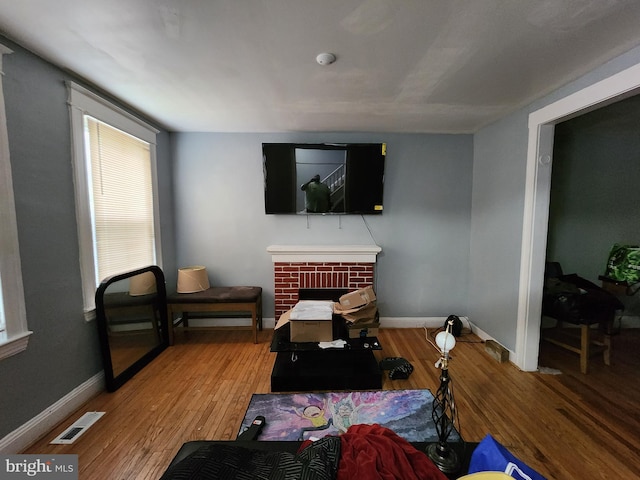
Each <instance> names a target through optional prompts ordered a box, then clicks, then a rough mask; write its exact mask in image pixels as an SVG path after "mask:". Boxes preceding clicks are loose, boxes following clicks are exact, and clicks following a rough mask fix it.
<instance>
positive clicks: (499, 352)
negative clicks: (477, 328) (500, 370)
mask: <svg viewBox="0 0 640 480" xmlns="http://www.w3.org/2000/svg"><path fill="white" fill-rule="evenodd" d="M484 349H485V351H486V352H487V353H488V354H489V355H491V356H492V357H493V358H494V359H495V360H497V361H498V362H500V363H504V362H506V361H508V360H509V350H507V349H506V348H504V347H503V346H502V345H500V344H499V343H498V342H495V341H493V340H487V341H486V342H485V343H484Z"/></svg>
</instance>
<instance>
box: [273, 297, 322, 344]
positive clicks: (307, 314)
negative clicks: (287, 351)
mask: <svg viewBox="0 0 640 480" xmlns="http://www.w3.org/2000/svg"><path fill="white" fill-rule="evenodd" d="M287 323H288V324H289V325H290V327H291V330H290V332H291V333H290V340H291V341H292V342H331V341H333V302H331V301H316V300H302V301H300V302H298V303H297V304H296V306H295V307H293V308H292V309H291V310H288V311H286V312H285V313H283V314H282V315H281V316H280V319H279V320H278V323H277V324H276V329H278V328H281V327H282V326H283V325H286V324H287Z"/></svg>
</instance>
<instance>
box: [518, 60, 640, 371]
mask: <svg viewBox="0 0 640 480" xmlns="http://www.w3.org/2000/svg"><path fill="white" fill-rule="evenodd" d="M638 89H640V64H638V65H634V66H633V67H630V68H627V69H626V70H623V71H621V72H619V73H617V74H615V75H612V76H611V77H608V78H606V79H604V80H602V81H599V82H597V83H594V84H593V85H590V86H589V87H586V88H583V89H582V90H579V91H577V92H575V93H573V94H571V95H568V96H566V97H564V98H562V99H560V100H558V101H556V102H554V103H551V104H549V105H547V106H545V107H543V108H541V109H539V110H536V111H534V112H532V113H531V114H529V141H528V147H527V170H526V180H525V181H526V184H525V204H524V217H523V227H522V249H521V257H520V287H519V297H518V323H517V327H516V349H515V364H516V365H517V366H518V367H519V368H520V369H522V370H524V371H534V370H537V368H538V354H539V348H538V344H539V341H540V319H541V303H542V284H543V277H544V260H545V252H546V247H547V228H548V221H549V194H550V189H551V164H552V162H553V158H552V154H553V135H554V125H555V124H557V123H559V122H561V121H564V120H567V119H569V118H571V117H573V116H577V115H579V114H582V113H586V112H587V111H590V110H593V109H596V108H599V107H601V106H604V105H607V104H609V103H613V102H614V101H617V100H619V99H621V98H625V97H628V96H631V95H632V94H633V93H634V92H635V91H637V90H638Z"/></svg>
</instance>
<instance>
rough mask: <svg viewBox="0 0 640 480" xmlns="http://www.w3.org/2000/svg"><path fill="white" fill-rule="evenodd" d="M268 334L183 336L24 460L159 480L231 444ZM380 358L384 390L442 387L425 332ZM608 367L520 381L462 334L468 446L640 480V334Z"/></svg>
mask: <svg viewBox="0 0 640 480" xmlns="http://www.w3.org/2000/svg"><path fill="white" fill-rule="evenodd" d="M271 333H272V331H269V330H267V331H263V332H260V336H259V340H260V343H259V344H254V343H253V341H252V340H253V339H252V335H251V332H242V331H235V332H234V331H216V332H205V331H202V332H195V331H194V332H185V333H183V334H182V335H181V336H179V337H177V338H176V345H175V346H173V347H170V348H168V349H167V350H166V351H165V352H163V354H162V355H161V356H160V357H159V358H157V359H156V360H154V361H153V362H152V363H151V364H150V365H149V366H148V367H146V368H145V369H144V370H143V371H141V372H140V373H138V374H137V375H136V376H135V377H134V378H133V379H132V380H130V381H129V382H128V383H126V384H125V385H124V386H123V387H122V388H121V389H120V390H118V391H116V392H115V393H106V392H105V393H103V394H100V395H99V396H97V397H95V398H94V399H92V400H91V401H89V402H88V403H87V404H86V405H84V406H83V408H81V409H79V410H78V412H76V413H75V414H74V415H72V416H70V418H69V419H68V420H66V421H65V422H63V423H61V424H60V425H59V426H58V427H56V428H55V429H54V430H53V431H52V432H50V434H48V435H46V436H45V438H43V439H41V440H40V441H38V442H37V443H36V444H34V445H33V446H31V447H30V448H29V449H28V450H27V451H25V452H23V453H52V454H55V453H58V454H62V453H75V454H78V455H79V467H80V478H81V479H83V480H88V479H157V478H158V477H160V475H161V474H162V472H163V471H164V470H165V468H166V467H167V465H168V464H169V462H170V461H171V459H172V458H173V456H174V455H175V454H176V452H177V451H178V449H179V448H180V446H181V445H182V444H183V442H186V441H189V440H198V439H210V440H211V439H213V440H222V439H234V438H235V437H236V435H237V433H238V429H239V426H240V423H241V421H242V419H243V417H244V413H245V410H246V408H247V406H248V404H249V400H250V398H251V394H253V393H269V391H270V389H269V385H270V372H271V368H272V366H273V363H274V360H275V354H272V353H270V352H269V341H270V337H271ZM379 338H380V341H381V343H382V345H383V347H384V350H383V351H382V352H376V355H377V356H378V358H379V359H381V358H384V357H388V356H403V357H405V358H406V359H408V360H409V361H410V362H411V363H412V364H413V366H414V372H413V374H412V375H411V376H410V378H409V379H407V380H389V379H388V378H385V380H384V384H383V388H384V389H385V390H393V389H407V388H410V389H413V388H428V389H430V390H431V391H432V392H433V391H435V390H436V388H437V384H438V370H436V368H434V363H435V361H436V360H437V353H436V352H435V350H434V349H432V348H431V347H430V346H429V345H428V344H427V342H426V340H425V332H424V331H423V330H422V329H382V330H381V331H380V335H379ZM614 349H615V350H614V355H613V365H612V366H611V367H605V366H604V365H603V363H602V359H601V358H596V357H594V358H593V361H592V366H591V371H590V373H589V374H588V375H582V374H580V373H579V361H578V357H577V356H576V355H574V354H570V353H569V352H565V351H563V350H561V349H559V348H558V347H555V346H552V345H545V344H543V345H542V346H541V365H543V366H545V367H551V368H556V369H560V370H561V371H562V372H563V373H562V374H560V375H552V374H541V373H537V372H536V373H525V372H521V371H520V370H518V369H517V368H516V367H515V366H514V365H512V364H510V363H504V364H500V363H498V362H497V361H496V360H494V359H493V358H492V357H490V356H489V355H488V354H487V353H486V352H485V350H484V344H483V343H480V342H479V339H478V338H477V337H475V336H474V335H471V334H469V335H463V336H462V337H461V338H460V341H459V342H458V345H457V346H456V348H455V350H454V351H453V355H452V357H453V359H452V361H451V363H450V373H451V376H452V379H453V386H454V390H455V398H456V402H457V406H458V410H459V415H460V421H461V433H462V436H463V438H464V439H465V440H467V441H480V440H481V439H482V438H483V437H484V436H485V435H486V434H487V433H491V434H492V435H493V436H494V437H495V438H496V439H497V440H498V441H499V442H501V443H502V444H503V445H505V446H506V447H507V448H508V449H509V450H511V451H512V452H513V453H514V454H515V455H516V456H518V457H519V458H521V459H522V460H523V461H525V462H526V463H528V464H529V465H531V466H532V467H533V468H535V469H536V470H538V471H539V472H540V473H542V474H543V475H545V476H546V477H547V478H549V479H597V478H602V479H604V478H617V479H632V478H640V462H639V461H638V459H639V458H640V409H639V408H638V407H639V399H640V382H639V381H638V380H639V377H640V356H639V355H638V350H639V349H640V331H638V330H625V331H623V332H622V334H620V335H618V336H616V337H615V338H614ZM86 411H104V412H106V414H105V415H104V416H103V417H102V418H101V419H100V420H99V421H98V422H97V423H96V424H95V425H94V426H92V427H91V428H90V429H89V430H88V431H87V432H86V433H84V434H83V435H82V436H81V437H80V438H79V439H78V440H77V441H76V442H75V443H74V444H72V445H49V442H50V441H51V440H52V439H53V438H54V437H55V436H56V435H58V434H59V433H61V432H62V431H64V429H65V428H67V427H68V426H69V425H70V424H71V423H73V421H75V420H76V419H77V418H79V417H80V416H81V415H82V414H83V413H84V412H86Z"/></svg>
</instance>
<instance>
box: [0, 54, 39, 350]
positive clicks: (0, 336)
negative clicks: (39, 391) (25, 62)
mask: <svg viewBox="0 0 640 480" xmlns="http://www.w3.org/2000/svg"><path fill="white" fill-rule="evenodd" d="M11 53H13V51H12V50H10V49H9V48H7V47H5V46H4V45H2V44H0V182H1V183H0V277H1V278H2V280H1V282H0V285H1V288H2V291H1V292H0V301H1V302H2V307H3V310H4V315H5V331H4V332H0V360H1V359H3V358H7V357H10V356H12V355H15V354H17V353H20V352H22V351H24V350H26V348H27V345H28V343H29V337H30V336H31V334H32V333H33V332H31V331H30V330H29V328H28V325H27V310H26V306H25V300H24V286H23V282H22V265H21V262H20V244H19V239H18V221H17V215H16V205H15V196H14V191H13V180H12V176H11V157H10V152H9V134H8V132H7V114H6V110H5V103H4V90H3V87H2V80H1V76H2V75H3V74H4V73H3V72H2V58H3V56H4V55H8V54H11Z"/></svg>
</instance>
